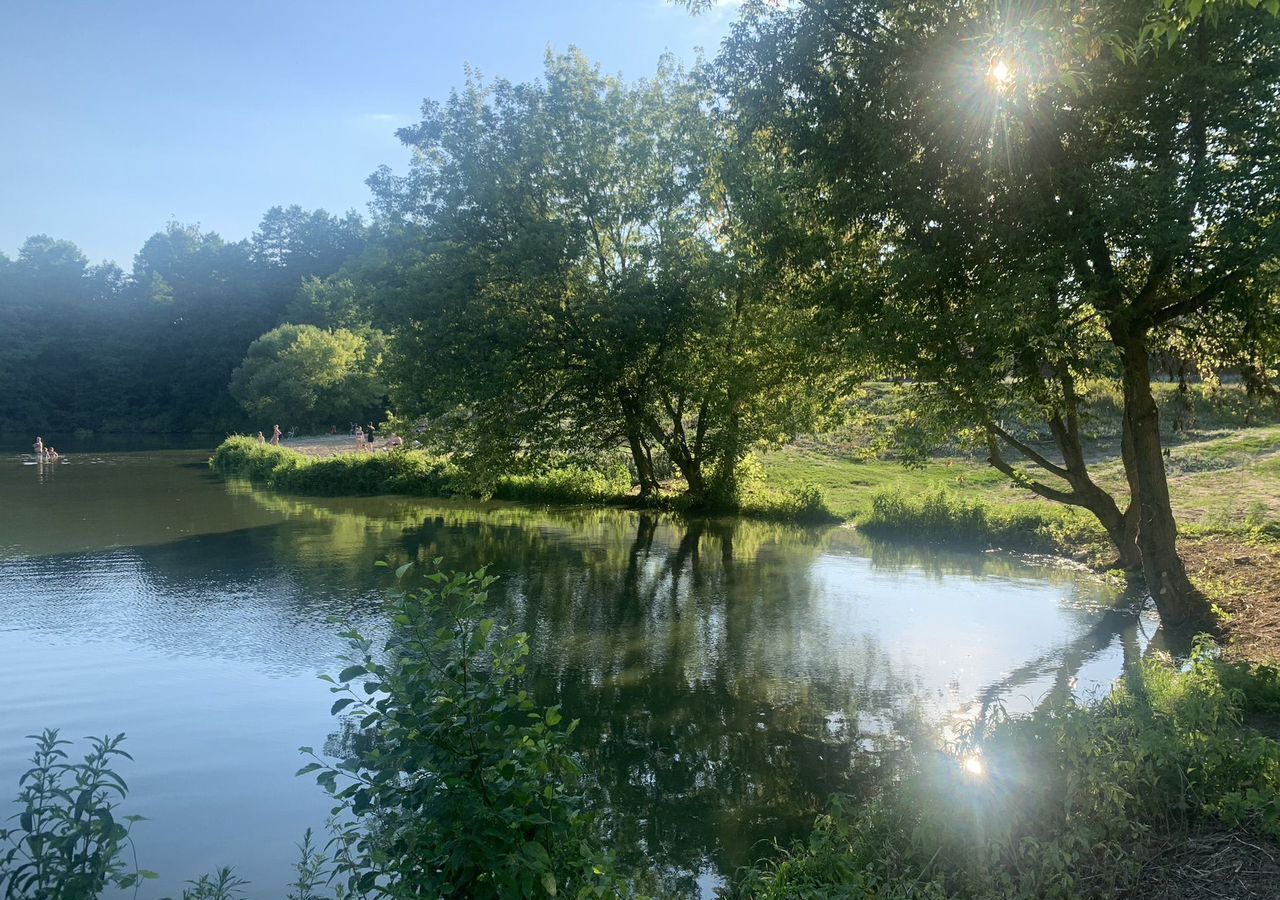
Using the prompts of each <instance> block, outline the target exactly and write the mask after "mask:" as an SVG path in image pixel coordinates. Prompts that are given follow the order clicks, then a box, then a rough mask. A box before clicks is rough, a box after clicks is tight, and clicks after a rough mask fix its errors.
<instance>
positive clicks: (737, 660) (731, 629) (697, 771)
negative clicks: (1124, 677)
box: [261, 494, 1132, 893]
mask: <svg viewBox="0 0 1280 900" xmlns="http://www.w3.org/2000/svg"><path fill="white" fill-rule="evenodd" d="M261 498H262V502H265V503H268V504H270V505H271V506H272V507H273V508H274V509H276V510H277V511H278V512H280V513H281V514H284V515H286V516H287V517H288V519H289V521H290V522H292V523H294V524H295V525H298V526H300V525H303V524H304V523H311V524H313V525H315V526H316V527H317V528H319V529H321V531H322V532H324V533H327V534H328V537H327V538H325V539H323V540H314V541H313V540H311V539H309V538H307V537H306V533H307V529H306V528H298V527H295V528H292V529H285V530H284V531H283V532H282V533H280V534H279V535H277V536H276V537H275V538H273V540H277V541H280V542H284V543H283V544H281V545H278V546H277V547H276V548H275V550H276V552H278V553H281V554H296V555H297V557H298V558H300V559H312V558H316V559H319V558H320V557H321V556H323V557H325V558H326V560H327V562H329V563H332V562H333V560H335V559H341V560H345V561H346V562H347V564H348V565H350V566H354V567H355V568H356V569H357V570H358V575H357V576H353V577H358V578H359V579H361V580H363V583H364V584H367V583H368V582H367V574H366V573H367V571H368V569H367V566H370V565H371V564H372V561H373V559H375V558H378V557H379V556H384V557H391V558H392V559H393V560H394V561H397V562H398V561H403V560H408V559H417V560H421V561H424V562H425V561H427V560H430V559H432V558H434V557H437V556H443V557H445V559H446V566H448V567H450V568H474V567H477V566H479V565H482V564H485V563H490V571H492V572H493V573H494V574H497V575H499V576H500V580H499V581H498V582H497V583H496V584H495V585H494V587H493V589H492V590H491V595H492V603H493V607H494V610H495V615H496V616H497V617H498V618H499V619H501V620H502V621H504V622H505V623H506V624H508V625H510V626H512V627H514V628H516V629H519V630H523V631H527V632H528V633H529V634H530V635H531V646H532V648H533V653H534V656H533V658H532V659H531V660H530V664H529V672H528V677H529V681H530V687H531V689H532V690H533V691H534V693H535V695H536V696H537V697H538V699H539V701H540V702H542V703H547V704H551V703H559V704H561V705H562V706H563V708H564V710H565V713H566V715H568V716H569V717H573V718H578V719H580V720H581V725H580V727H579V729H578V731H577V733H576V734H577V742H578V746H579V748H580V750H581V752H582V753H583V755H584V756H585V762H586V767H587V770H588V771H589V772H590V773H592V776H593V777H594V778H595V779H596V780H597V782H598V785H599V788H600V789H601V792H602V793H603V794H604V795H605V796H607V798H608V801H607V808H608V809H609V810H611V815H610V819H609V827H610V829H611V830H612V839H611V840H610V844H611V845H612V846H614V847H616V848H622V849H626V848H631V851H632V852H634V853H635V854H636V855H637V857H643V858H637V859H631V860H626V862H627V863H628V864H631V865H644V864H650V865H652V864H655V863H656V864H658V865H660V866H661V868H662V872H663V879H664V882H665V883H666V884H667V886H668V887H670V888H672V889H673V890H676V891H677V892H681V893H693V892H694V888H695V881H694V878H695V874H696V873H697V872H699V871H703V870H705V869H706V868H708V866H709V865H710V867H712V868H714V869H716V870H718V871H719V872H721V873H727V872H730V871H732V870H733V868H735V867H736V866H738V865H741V864H743V863H746V862H748V861H750V860H751V859H752V858H754V857H755V856H757V855H759V854H760V853H762V852H764V848H763V846H762V845H761V843H760V842H762V841H767V840H773V839H778V840H782V841H785V840H787V838H789V837H792V836H799V835H800V834H801V833H803V831H804V830H805V829H806V828H807V827H808V826H809V824H810V823H811V822H812V819H813V815H814V814H815V812H817V811H818V810H820V809H822V808H823V807H824V806H825V804H826V802H827V800H828V798H829V797H830V795H831V794H832V793H833V792H836V791H854V792H857V791H859V790H860V788H861V786H862V785H864V784H865V783H867V782H869V781H870V780H872V779H875V778H877V777H879V776H880V773H881V772H882V771H885V770H886V769H887V768H891V767H890V766H887V765H886V764H887V763H891V761H892V759H893V756H894V753H895V752H896V750H897V749H898V748H899V746H900V735H901V734H902V733H903V732H904V731H905V730H906V729H907V725H906V720H908V719H909V718H910V716H911V714H912V712H913V710H912V709H911V706H912V703H913V699H912V698H913V694H914V692H915V689H916V688H915V685H913V684H911V683H909V681H908V679H907V678H906V677H905V675H904V674H899V673H897V672H895V671H894V668H893V667H892V666H891V664H890V663H889V660H888V658H887V654H886V652H885V651H884V649H883V648H882V647H881V646H880V644H879V642H878V639H877V637H876V636H875V635H874V634H866V635H863V636H861V639H860V640H861V642H860V643H857V642H855V644H854V645H853V646H854V647H855V648H856V649H854V650H850V645H849V644H848V641H847V639H846V640H845V641H844V643H841V644H839V645H836V644H834V643H833V642H832V638H831V637H830V635H828V633H827V632H826V630H825V625H826V623H825V621H824V619H823V613H822V611H821V610H820V608H819V607H820V604H819V603H817V602H815V600H816V593H815V590H816V589H815V587H814V584H813V580H812V576H811V574H810V570H811V568H812V564H813V563H814V562H815V561H816V560H817V559H818V557H819V556H820V555H821V554H823V553H827V552H835V553H840V552H848V553H852V554H856V555H870V556H871V558H872V562H873V565H874V566H875V567H877V568H882V569H890V570H900V569H905V568H912V569H922V570H924V571H925V572H928V573H930V574H933V575H934V576H936V577H943V576H947V575H960V576H964V577H978V576H983V577H993V576H994V577H998V578H1003V579H1009V580H1015V581H1016V580H1021V579H1028V578H1029V576H1030V573H1029V570H1028V569H1027V568H1026V566H1025V564H1022V563H1020V562H1019V561H1018V560H1016V559H1013V558H1009V557H1005V556H1002V555H999V554H966V553H950V552H947V551H946V550H943V549H939V548H930V547H916V546H911V545H906V544H896V545H895V544H890V543H887V542H878V541H877V542H868V541H866V539H864V538H862V537H860V536H858V535H856V533H853V532H851V531H849V530H847V529H840V530H836V531H822V532H815V531H805V530H802V529H795V528H786V527H780V526H776V525H772V524H765V523H756V522H748V521H737V520H716V519H712V520H693V521H689V522H681V521H678V520H676V519H673V518H670V517H666V516H658V515H653V514H647V513H632V512H622V511H618V510H600V509H558V510H548V509H537V508H530V507H518V506H507V505H483V504H474V503H423V502H421V501H413V500H395V499H392V498H365V499H353V500H340V501H323V502H319V501H317V502H312V501H298V500H289V499H285V498H279V497H273V496H271V495H267V494H263V495H261ZM290 532H292V533H290ZM286 545H287V546H286ZM1036 574H1037V575H1040V573H1038V572H1037V573H1036ZM1051 577H1055V578H1056V577H1058V576H1051ZM1060 577H1061V578H1063V579H1064V580H1066V579H1072V578H1075V577H1077V576H1076V575H1075V574H1074V573H1071V572H1069V571H1063V572H1062V573H1061V576H1060ZM1131 622H1132V616H1130V615H1129V614H1128V613H1126V612H1123V611H1119V610H1117V611H1114V612H1109V613H1106V614H1104V615H1103V617H1102V619H1101V620H1100V621H1099V623H1098V625H1097V626H1096V627H1095V628H1094V629H1093V630H1091V631H1090V632H1088V633H1087V634H1086V635H1084V636H1082V637H1081V638H1079V639H1076V640H1075V641H1072V642H1069V643H1068V644H1066V645H1064V646H1063V647H1060V648H1058V649H1056V650H1055V651H1053V652H1052V653H1049V654H1045V655H1044V656H1043V657H1041V658H1038V659H1033V660H1031V661H1029V662H1027V663H1026V664H1024V665H1023V666H1020V667H1019V668H1018V670H1017V671H1016V672H1015V673H1014V674H1013V675H1011V676H1010V677H1009V679H1006V680H1005V682H1002V686H1003V688H1001V687H998V686H993V687H992V690H993V691H995V693H993V694H992V696H996V695H998V694H999V691H1000V690H1001V689H1003V690H1006V691H1007V689H1009V687H1010V686H1017V684H1020V683H1023V681H1025V680H1034V679H1036V678H1041V677H1046V676H1049V675H1053V674H1055V673H1057V674H1058V677H1059V681H1060V683H1061V684H1067V683H1068V682H1069V680H1070V678H1071V677H1073V675H1074V674H1075V672H1076V671H1078V670H1079V668H1080V666H1081V665H1083V664H1084V662H1085V661H1087V660H1088V659H1089V658H1092V656H1093V655H1096V653H1097V652H1099V651H1100V650H1101V649H1102V648H1104V647H1106V646H1107V645H1108V644H1109V642H1110V641H1111V640H1112V638H1113V637H1114V635H1115V634H1116V633H1123V632H1124V629H1125V628H1126V627H1127V625H1126V623H1131ZM339 743H341V741H339Z"/></svg>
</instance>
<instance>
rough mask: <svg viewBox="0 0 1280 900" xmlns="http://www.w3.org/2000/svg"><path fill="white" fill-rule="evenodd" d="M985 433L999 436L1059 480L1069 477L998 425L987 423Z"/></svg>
mask: <svg viewBox="0 0 1280 900" xmlns="http://www.w3.org/2000/svg"><path fill="white" fill-rule="evenodd" d="M987 431H988V432H990V433H992V434H997V435H999V436H1000V438H1001V439H1002V440H1003V441H1004V442H1005V443H1006V444H1008V445H1009V446H1010V447H1013V448H1014V449H1016V450H1017V451H1018V452H1019V453H1021V454H1022V455H1023V456H1025V457H1026V458H1027V459H1029V460H1031V461H1032V462H1033V463H1035V464H1036V465H1037V466H1039V467H1040V468H1042V469H1044V470H1045V471H1046V472H1050V473H1052V474H1054V475H1057V476H1058V477H1059V478H1061V479H1063V480H1064V481H1065V480H1067V479H1068V477H1069V476H1070V475H1071V473H1070V472H1068V471H1067V470H1066V469H1064V468H1063V467H1062V466H1059V465H1057V464H1056V463H1053V462H1050V461H1049V460H1048V459H1046V458H1045V457H1044V456H1041V455H1040V454H1039V453H1037V452H1036V451H1035V450H1034V449H1032V448H1031V447H1029V446H1028V445H1026V444H1024V443H1023V442H1022V441H1020V440H1018V439H1017V438H1016V437H1014V436H1013V435H1011V434H1010V433H1009V432H1007V431H1005V430H1004V429H1003V428H1001V427H1000V426H999V425H997V424H995V423H994V422H989V423H987Z"/></svg>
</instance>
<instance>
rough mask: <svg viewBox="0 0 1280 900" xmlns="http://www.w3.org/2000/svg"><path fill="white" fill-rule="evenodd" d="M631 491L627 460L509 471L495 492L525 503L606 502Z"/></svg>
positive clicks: (495, 487) (495, 486) (502, 496)
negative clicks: (530, 472) (531, 471)
mask: <svg viewBox="0 0 1280 900" xmlns="http://www.w3.org/2000/svg"><path fill="white" fill-rule="evenodd" d="M630 493H631V473H630V472H629V471H628V470H627V466H626V464H625V463H621V462H618V463H615V464H612V465H610V464H609V463H608V462H602V463H600V464H598V465H596V466H584V465H568V464H566V465H558V466H554V467H552V468H549V469H548V470H546V471H545V472H542V473H540V474H535V475H505V476H502V477H500V478H499V479H498V481H497V484H496V485H494V488H493V496H494V498H496V499H498V500H518V501H521V502H524V503H604V502H608V501H611V500H618V499H620V498H623V497H626V496H628V495H629V494H630Z"/></svg>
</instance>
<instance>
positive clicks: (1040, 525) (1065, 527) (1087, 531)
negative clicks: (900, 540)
mask: <svg viewBox="0 0 1280 900" xmlns="http://www.w3.org/2000/svg"><path fill="white" fill-rule="evenodd" d="M858 528H859V529H861V530H862V531H865V532H866V533H868V534H882V535H891V536H896V535H902V536H910V537H914V538H923V539H925V540H933V541H946V542H951V543H957V544H967V545H978V546H991V547H1003V548H1007V549H1012V550H1026V551H1030V552H1034V553H1055V552H1061V551H1063V550H1070V549H1073V548H1075V547H1079V546H1081V545H1085V544H1089V543H1091V542H1097V541H1101V540H1105V538H1106V535H1105V534H1104V533H1103V531H1102V528H1101V526H1099V525H1097V523H1095V522H1093V521H1092V520H1091V519H1089V518H1088V517H1087V516H1084V515H1081V514H1079V513H1077V512H1076V511H1075V510H1070V509H1055V508H1051V507H1042V506H1039V505H1033V504H1009V505H1003V506H1000V507H992V506H988V505H987V504H985V503H981V502H977V501H972V500H959V499H955V498H953V497H951V496H949V495H948V494H947V493H946V492H944V491H938V492H935V493H930V494H925V495H924V496H922V497H920V498H918V499H917V498H910V497H906V496H904V495H902V494H900V493H896V492H893V493H878V494H876V495H875V496H874V497H872V499H871V510H870V512H868V513H867V514H866V515H864V516H863V517H862V518H861V519H859V520H858Z"/></svg>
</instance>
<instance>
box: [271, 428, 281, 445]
mask: <svg viewBox="0 0 1280 900" xmlns="http://www.w3.org/2000/svg"><path fill="white" fill-rule="evenodd" d="M282 433H283V432H281V431H280V426H279V425H277V426H275V427H274V428H272V429H271V443H272V445H273V446H275V447H279V446H280V435H281V434H282Z"/></svg>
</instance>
